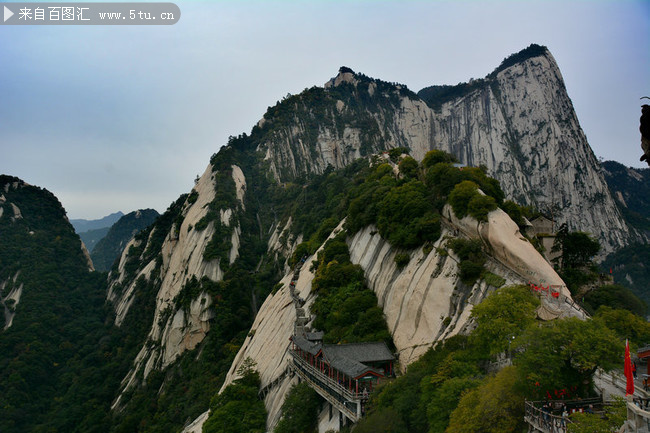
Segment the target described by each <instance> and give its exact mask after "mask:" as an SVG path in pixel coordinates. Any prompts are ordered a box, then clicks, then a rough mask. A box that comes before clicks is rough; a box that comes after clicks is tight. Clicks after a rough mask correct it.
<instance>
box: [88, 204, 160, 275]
mask: <svg viewBox="0 0 650 433" xmlns="http://www.w3.org/2000/svg"><path fill="white" fill-rule="evenodd" d="M113 215H115V214H113ZM157 217H158V212H156V211H155V210H154V209H144V210H137V211H134V212H131V213H129V214H126V215H124V216H123V217H122V218H120V219H119V220H118V221H117V222H116V223H115V224H113V225H112V226H111V228H110V229H106V233H105V236H102V237H101V238H100V239H99V240H98V241H96V245H95V247H94V248H93V249H92V254H91V258H92V260H93V264H94V265H95V269H97V270H98V271H108V270H109V269H110V268H111V266H112V265H113V262H114V261H115V259H117V258H118V257H119V256H120V254H122V251H123V250H124V247H126V244H127V243H128V242H129V240H131V238H132V237H133V236H134V235H135V234H136V233H138V232H139V231H140V230H143V229H145V228H147V227H149V225H151V223H153V222H154V221H155V220H156V218H157ZM101 230H104V229H100V230H92V231H90V232H87V233H86V234H97V235H99V234H100V233H101ZM83 238H84V237H83V236H82V239H83ZM84 242H85V241H84ZM86 247H88V249H89V250H90V246H89V245H88V244H86Z"/></svg>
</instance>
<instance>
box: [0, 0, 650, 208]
mask: <svg viewBox="0 0 650 433" xmlns="http://www.w3.org/2000/svg"><path fill="white" fill-rule="evenodd" d="M176 4H178V5H179V7H180V9H181V12H182V17H181V19H180V21H179V22H178V23H177V24H176V25H174V26H160V27H159V26H124V27H122V26H106V27H100V26H87V27H85V26H69V27H66V26H0V173H3V174H11V175H14V176H18V177H20V178H22V179H23V180H25V181H26V182H28V183H31V184H35V185H38V186H41V187H44V188H47V189H48V190H50V191H52V192H53V193H54V194H56V195H57V197H58V198H59V200H61V202H62V203H63V205H64V207H65V208H66V210H67V211H68V215H69V216H70V217H71V218H89V219H90V218H99V217H102V216H104V215H107V214H109V213H112V212H115V211H118V210H121V211H123V212H125V213H126V212H129V211H132V210H135V209H138V208H147V207H151V208H155V209H157V210H158V211H161V212H162V211H164V210H165V209H166V208H167V206H168V205H169V204H170V203H171V202H172V201H174V200H175V199H176V198H178V196H179V195H180V194H182V193H186V192H189V190H190V189H191V188H192V186H193V180H194V178H195V176H196V175H197V174H200V173H203V171H204V170H205V167H206V166H207V164H208V161H209V158H210V155H212V154H213V153H215V152H217V151H218V150H219V148H220V147H221V146H222V145H223V144H225V143H226V141H227V138H228V136H229V135H237V134H240V133H242V132H247V133H248V132H250V129H251V127H252V126H253V125H254V124H255V123H256V122H257V121H258V120H259V119H260V118H261V117H262V115H263V114H264V112H265V111H266V109H267V107H268V106H272V105H274V104H275V103H276V101H277V100H279V99H281V98H282V97H284V96H285V95H286V94H287V93H292V94H296V93H299V92H300V91H302V90H303V89H304V88H307V87H311V86H313V85H319V86H321V85H323V83H325V81H327V80H328V79H329V78H330V77H332V76H334V75H336V73H337V71H338V68H339V67H340V66H342V65H345V66H349V67H351V68H352V69H354V70H355V71H359V72H363V73H365V74H366V75H369V76H371V77H376V78H381V79H383V80H385V81H396V82H400V83H403V84H406V85H407V86H408V87H409V88H410V89H411V90H413V91H416V92H417V91H418V90H420V89H421V88H423V87H426V86H429V85H433V84H456V83H458V82H461V81H467V80H468V79H470V78H480V77H484V76H485V75H487V74H488V73H489V72H491V71H492V70H493V69H494V68H496V67H497V66H498V65H499V63H500V62H501V61H502V60H503V58H504V57H506V56H508V55H510V54H512V53H515V52H517V51H519V50H521V49H523V48H525V47H527V46H528V45H530V44H531V43H538V44H541V45H546V46H547V47H548V48H549V49H550V51H551V53H552V54H553V56H554V57H555V59H556V61H557V63H558V64H559V67H560V70H561V71H562V74H563V76H564V80H565V83H566V86H567V90H568V93H569V96H570V97H571V99H572V100H573V103H574V106H575V109H576V112H577V114H578V118H579V120H580V123H581V125H582V128H583V129H584V131H585V133H586V135H587V139H588V140H589V143H590V144H591V146H592V148H593V149H594V152H595V154H596V156H599V157H603V158H604V159H614V160H617V161H619V162H621V163H623V164H625V165H628V166H635V167H643V166H644V165H642V164H641V163H639V156H640V155H641V150H640V134H639V130H638V128H639V116H640V113H641V111H640V106H641V101H640V100H639V97H640V96H650V36H649V35H650V1H631V0H629V1H628V0H617V1H604V0H602V1H586V0H582V1H568V0H567V1H560V0H556V1H538V2H534V1H525V2H524V1H481V2H479V1H433V0H432V1H426V0H421V1H392V0H382V1H370V0H366V1H357V0H347V1H343V0H333V1H332V0H330V1H324V0H322V1H306V0H304V1H282V2H279V1H269V0H266V1H245V0H244V1H242V0H238V1H235V0H231V1H219V2H207V1H203V2H183V1H177V2H176Z"/></svg>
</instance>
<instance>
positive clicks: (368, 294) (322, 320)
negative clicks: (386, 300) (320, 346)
mask: <svg viewBox="0 0 650 433" xmlns="http://www.w3.org/2000/svg"><path fill="white" fill-rule="evenodd" d="M345 236H346V233H345V232H341V233H340V234H339V235H338V236H336V237H335V238H333V239H330V240H329V241H327V243H326V244H325V248H323V250H322V251H320V252H319V253H318V262H317V263H316V264H317V266H318V267H317V269H316V276H315V277H314V281H313V283H312V290H314V291H315V292H316V293H318V297H317V298H316V300H315V301H314V304H313V305H312V306H311V312H312V313H314V314H316V319H315V320H314V327H315V328H316V329H320V330H322V331H324V332H325V335H324V336H323V341H324V342H325V343H331V344H338V343H357V342H364V341H385V342H386V343H388V344H389V345H390V346H392V345H393V344H392V339H391V336H390V332H389V331H388V327H387V326H386V321H385V320H384V312H383V310H382V309H381V307H379V306H378V305H377V296H376V295H375V292H373V291H372V290H370V289H369V288H368V287H367V286H366V284H365V281H364V275H363V269H361V266H359V265H353V264H352V263H351V262H350V255H349V252H348V246H347V244H346V243H345Z"/></svg>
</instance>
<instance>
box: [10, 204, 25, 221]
mask: <svg viewBox="0 0 650 433" xmlns="http://www.w3.org/2000/svg"><path fill="white" fill-rule="evenodd" d="M9 204H10V205H11V210H12V211H13V213H14V216H12V217H11V221H16V220H19V219H21V218H22V217H23V214H22V213H21V212H20V208H19V207H18V206H16V205H15V204H13V203H9Z"/></svg>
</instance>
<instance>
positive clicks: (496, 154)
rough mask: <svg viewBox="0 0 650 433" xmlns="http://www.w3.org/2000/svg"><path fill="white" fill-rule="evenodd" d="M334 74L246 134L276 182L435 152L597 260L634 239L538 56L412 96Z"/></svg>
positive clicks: (543, 56)
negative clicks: (585, 235)
mask: <svg viewBox="0 0 650 433" xmlns="http://www.w3.org/2000/svg"><path fill="white" fill-rule="evenodd" d="M341 71H342V72H340V73H339V75H338V76H337V77H335V78H333V79H332V80H330V81H329V82H328V83H326V85H325V88H324V89H320V88H312V89H309V90H307V91H305V92H303V93H302V94H300V95H297V96H292V97H290V98H288V99H286V100H284V101H283V102H282V103H279V104H278V105H277V106H276V107H273V108H272V109H270V110H269V111H268V112H267V113H266V114H265V115H264V118H263V119H262V120H261V121H260V122H259V123H258V125H257V126H256V128H253V133H254V134H255V133H256V132H257V133H260V135H262V138H261V139H260V140H259V144H258V147H257V149H258V150H259V151H262V152H264V154H265V159H266V160H268V161H269V164H270V169H271V171H272V172H273V173H274V176H275V177H276V179H278V180H279V181H287V180H291V179H294V178H296V177H299V176H301V175H303V174H305V173H322V172H323V171H324V170H325V169H326V168H327V166H329V165H331V166H332V167H334V168H340V167H343V166H345V165H347V164H349V162H350V161H351V160H353V159H355V158H358V157H359V156H362V155H367V154H369V153H374V152H378V151H382V150H384V149H387V148H392V147H400V146H403V147H406V148H409V149H411V154H412V155H413V156H414V157H415V158H416V159H418V160H419V159H421V158H422V157H424V154H425V153H426V152H427V151H428V150H431V149H442V150H445V151H448V152H450V153H452V154H454V155H456V156H457V157H458V158H459V159H460V161H461V162H462V163H465V164H467V165H472V166H478V165H485V166H486V167H487V169H488V173H489V174H490V175H491V176H493V177H495V178H496V179H498V180H499V181H500V182H501V185H502V186H503V189H504V191H505V192H506V195H507V196H508V197H509V198H511V199H513V200H515V201H517V202H519V203H520V204H530V205H534V206H535V207H537V208H538V209H540V210H541V211H543V212H546V213H548V214H549V215H552V216H553V217H554V218H555V219H556V220H557V221H558V222H559V223H564V222H566V223H567V224H568V225H569V227H570V228H571V229H573V230H582V231H587V232H590V233H592V234H593V235H595V236H597V237H598V238H599V240H600V241H601V243H602V244H603V247H604V251H605V252H610V251H612V250H613V249H615V248H618V247H621V246H623V245H624V244H625V243H626V242H627V241H628V240H629V239H630V236H632V235H631V234H630V232H629V229H628V227H627V225H626V223H625V221H624V220H623V218H622V217H621V214H620V212H619V210H618V209H617V207H616V205H615V203H614V201H613V199H612V197H611V194H610V192H609V190H608V189H607V185H606V183H605V180H604V178H603V174H602V171H601V170H600V166H599V164H598V161H597V160H596V158H595V156H594V154H593V152H592V150H591V148H590V147H589V144H588V143H587V139H586V137H585V135H584V133H583V132H582V129H581V128H580V125H579V123H578V119H577V117H576V114H575V111H574V109H573V105H572V103H571V99H570V98H569V96H568V94H567V92H566V88H565V85H564V81H563V79H562V75H561V73H560V70H559V68H558V66H557V64H556V62H555V60H554V59H553V56H552V55H551V53H550V52H549V51H548V50H547V49H546V48H544V47H540V46H535V45H533V46H531V47H529V48H528V49H526V50H524V51H522V52H521V53H518V54H516V55H513V56H512V57H511V58H509V59H506V60H504V62H503V63H502V65H501V66H500V67H498V68H497V69H496V70H495V71H494V72H492V73H491V74H490V75H488V77H486V78H485V79H481V80H475V81H473V82H471V83H466V84H459V85H458V86H440V87H435V86H434V87H431V88H426V89H423V90H422V91H420V92H419V94H418V95H419V96H418V95H415V94H414V93H413V92H411V91H409V90H408V89H406V88H405V87H404V86H400V85H393V84H389V83H385V82H383V81H381V80H375V79H370V78H368V77H366V76H364V75H362V74H354V73H353V72H351V70H349V69H348V68H342V69H341Z"/></svg>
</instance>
